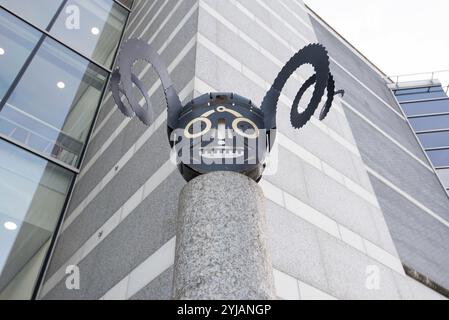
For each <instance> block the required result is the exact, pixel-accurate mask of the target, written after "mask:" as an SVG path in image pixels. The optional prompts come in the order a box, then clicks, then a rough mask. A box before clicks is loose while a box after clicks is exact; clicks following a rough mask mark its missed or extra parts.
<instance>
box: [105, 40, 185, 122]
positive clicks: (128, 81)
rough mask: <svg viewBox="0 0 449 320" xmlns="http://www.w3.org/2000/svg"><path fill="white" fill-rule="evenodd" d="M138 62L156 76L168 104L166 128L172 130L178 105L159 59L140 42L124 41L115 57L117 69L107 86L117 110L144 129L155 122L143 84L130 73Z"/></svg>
mask: <svg viewBox="0 0 449 320" xmlns="http://www.w3.org/2000/svg"><path fill="white" fill-rule="evenodd" d="M138 60H143V61H146V62H148V63H149V64H151V65H152V67H153V68H154V70H156V72H157V74H158V75H159V78H160V80H161V83H162V87H163V89H164V93H165V99H166V101H167V110H168V116H167V124H168V126H169V128H171V129H175V127H176V123H177V120H178V115H179V112H180V111H181V110H182V104H181V101H180V99H179V96H178V93H177V92H176V89H175V88H174V85H173V82H172V80H171V79H170V75H169V74H168V70H167V67H166V66H165V63H164V62H163V60H162V58H161V56H160V55H159V54H158V53H157V51H156V50H154V49H153V48H152V47H151V46H150V45H149V44H147V43H146V42H144V41H142V40H138V39H131V40H128V41H126V42H125V43H124V44H123V46H122V47H121V51H120V54H119V57H118V69H116V70H115V71H114V72H113V73H112V76H111V85H110V88H111V91H112V96H113V98H114V100H115V102H116V104H117V106H118V107H119V109H120V110H121V111H122V112H123V114H124V115H125V116H127V117H132V116H134V115H136V116H137V117H138V118H139V119H140V120H141V121H142V122H143V123H144V124H146V125H151V123H152V122H153V121H154V116H153V108H152V106H151V102H150V98H149V95H148V90H147V88H146V87H145V85H144V84H143V82H142V81H140V80H139V78H138V77H137V76H136V75H135V74H134V73H133V72H132V70H133V66H134V64H135V63H136V61H138ZM133 85H134V86H135V87H137V89H138V90H139V91H140V92H141V94H142V96H143V97H144V101H145V103H144V105H143V106H140V104H139V101H138V100H137V98H136V97H135V95H134V94H133ZM122 94H123V95H124V96H125V98H126V100H127V102H128V104H129V106H128V105H126V104H124V103H123V102H122V100H121V95H122Z"/></svg>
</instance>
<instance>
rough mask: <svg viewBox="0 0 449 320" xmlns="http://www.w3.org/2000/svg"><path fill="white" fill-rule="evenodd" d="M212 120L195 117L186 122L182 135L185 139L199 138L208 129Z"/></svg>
mask: <svg viewBox="0 0 449 320" xmlns="http://www.w3.org/2000/svg"><path fill="white" fill-rule="evenodd" d="M211 128H212V122H211V121H210V120H209V119H207V118H196V119H193V120H192V121H190V122H189V124H187V126H186V128H185V129H184V136H185V137H186V138H187V139H196V138H199V137H201V136H203V135H205V134H206V133H208V132H209V131H210V129H211Z"/></svg>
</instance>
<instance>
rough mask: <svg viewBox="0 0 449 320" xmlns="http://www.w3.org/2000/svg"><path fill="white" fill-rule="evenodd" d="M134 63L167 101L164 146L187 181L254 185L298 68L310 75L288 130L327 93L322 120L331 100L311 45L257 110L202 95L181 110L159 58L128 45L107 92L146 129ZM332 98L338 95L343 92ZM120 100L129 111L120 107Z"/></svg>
mask: <svg viewBox="0 0 449 320" xmlns="http://www.w3.org/2000/svg"><path fill="white" fill-rule="evenodd" d="M137 60H145V61H147V62H148V63H150V64H151V65H152V66H153V68H154V69H155V70H156V72H157V73H158V75H159V77H160V79H161V83H162V87H163V89H164V93H165V98H166V101H167V127H168V128H167V129H168V130H167V131H168V136H169V142H170V144H171V146H172V147H173V149H174V151H175V152H176V157H177V160H178V168H179V170H180V172H181V174H182V175H183V177H184V178H185V180H187V181H190V180H191V179H193V178H195V177H197V176H199V175H202V174H206V173H210V172H214V171H233V172H238V173H241V174H244V175H246V176H248V177H250V178H251V179H253V180H255V181H259V180H260V179H261V178H262V173H263V171H264V168H265V160H266V158H267V156H268V154H269V152H270V150H271V148H272V147H273V144H274V140H275V138H276V112H277V105H278V101H279V99H280V96H281V92H282V90H283V87H284V86H285V84H286V82H287V80H288V79H289V78H290V77H291V75H292V74H293V73H294V72H295V71H296V69H298V68H299V67H300V66H302V65H304V64H311V65H312V66H313V67H314V69H315V74H314V75H313V76H312V77H311V78H309V79H308V80H307V81H306V82H305V83H304V84H303V85H302V87H301V88H300V90H299V92H298V94H297V96H296V98H295V100H294V101H293V106H292V110H291V119H290V121H291V124H292V126H293V127H294V128H297V129H300V128H301V127H303V126H304V125H305V124H306V123H307V122H308V121H309V120H310V119H311V117H312V116H313V114H314V112H315V111H316V109H317V108H318V105H319V103H320V102H321V98H322V96H323V95H324V93H325V90H326V89H327V101H326V103H325V105H324V107H323V108H322V111H321V115H320V120H323V119H324V118H325V117H326V116H327V114H328V113H329V110H330V108H331V106H332V102H333V98H334V95H335V94H336V93H335V83H334V79H333V76H332V74H331V73H330V71H329V57H328V55H327V52H326V50H325V49H324V47H322V46H321V45H319V44H312V45H309V46H306V47H305V48H303V49H302V50H300V51H298V52H297V53H296V54H295V55H294V56H293V57H292V58H291V59H290V60H289V61H288V62H287V63H286V65H285V66H284V67H283V68H282V70H281V71H280V73H279V74H278V76H277V78H276V79H275V81H274V83H273V85H272V87H271V88H270V90H269V91H268V92H267V94H266V96H265V98H264V99H263V102H262V105H261V106H260V107H256V106H255V105H254V104H253V103H252V102H251V100H250V99H247V98H244V97H242V96H239V95H237V94H233V93H210V94H204V95H202V96H200V97H198V98H196V99H194V100H192V101H190V102H189V103H188V104H187V105H186V106H182V104H181V102H180V99H179V97H178V94H177V92H176V90H175V88H174V86H173V83H172V81H171V79H170V76H169V74H168V71H167V68H166V67H165V65H164V63H163V61H162V58H161V57H160V56H159V55H158V54H157V52H156V51H155V50H154V49H153V48H152V47H151V46H149V45H148V44H147V43H145V42H143V41H140V40H137V39H131V40H128V41H127V42H125V43H124V45H123V46H122V48H121V51H120V54H119V58H118V68H117V69H116V70H115V71H114V72H113V74H112V77H111V91H112V95H113V97H114V100H115V101H116V104H117V106H118V107H119V109H120V110H121V111H122V112H123V114H124V115H125V116H128V117H130V116H133V115H135V116H136V117H138V118H139V119H140V120H141V121H142V122H143V123H144V124H146V125H151V123H152V122H153V119H154V115H153V114H152V112H153V111H152V106H151V102H150V97H149V96H148V94H147V92H148V90H146V89H145V86H144V84H143V83H142V82H141V81H140V80H139V79H138V77H137V76H135V75H134V74H133V73H132V66H133V64H134V63H135V62H136V61H137ZM133 85H134V86H136V87H137V88H138V89H139V90H140V91H141V92H142V94H143V96H144V98H145V104H144V106H143V107H141V106H140V105H139V104H138V102H137V101H136V100H135V99H134V98H133V95H132V94H133V93H132V91H133ZM312 85H315V86H314V89H313V95H312V99H311V101H310V102H309V104H308V106H307V107H306V108H305V110H304V111H302V112H299V102H300V100H301V98H302V96H303V95H304V93H305V91H306V90H308V89H310V87H311V86H312ZM337 94H342V95H343V94H344V91H343V90H340V91H338V92H337ZM121 95H124V96H125V98H126V99H127V101H128V102H129V106H127V105H124V104H123V103H122V101H121Z"/></svg>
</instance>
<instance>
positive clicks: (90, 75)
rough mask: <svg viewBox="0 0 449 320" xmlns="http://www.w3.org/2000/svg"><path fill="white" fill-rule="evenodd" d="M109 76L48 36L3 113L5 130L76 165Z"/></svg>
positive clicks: (0, 125) (0, 127) (0, 128)
mask: <svg viewBox="0 0 449 320" xmlns="http://www.w3.org/2000/svg"><path fill="white" fill-rule="evenodd" d="M106 78H107V73H106V72H105V71H103V70H101V69H100V68H98V67H97V66H95V65H93V64H92V63H89V62H88V61H87V60H85V59H83V58H81V57H80V56H78V55H77V54H75V53H74V52H72V51H71V50H69V49H67V48H65V47H63V46H62V45H60V44H59V43H57V42H56V41H54V40H51V39H49V38H47V39H46V40H45V41H44V43H43V44H42V46H41V47H40V49H39V50H38V51H37V53H36V56H35V57H34V58H33V60H32V61H31V64H30V65H29V67H28V68H27V70H26V71H25V73H24V75H23V77H22V78H21V79H20V81H19V83H18V84H17V87H16V88H15V90H14V91H13V93H12V94H11V96H10V98H9V100H8V101H7V103H6V104H5V106H4V107H3V109H2V110H1V111H0V132H2V133H3V134H4V135H7V136H8V137H10V138H11V139H14V140H16V141H19V142H20V143H22V144H24V145H27V146H29V147H30V148H32V149H34V150H37V151H39V152H41V153H44V154H47V155H49V156H52V157H54V158H56V159H58V160H61V161H63V162H66V163H67V164H69V165H72V166H76V165H77V164H78V162H79V159H80V155H81V153H82V151H83V149H84V145H85V142H86V139H87V136H88V133H89V130H90V127H91V124H92V121H93V119H94V116H95V113H96V110H97V108H98V105H99V101H100V97H101V94H102V92H103V88H104V86H105V83H106Z"/></svg>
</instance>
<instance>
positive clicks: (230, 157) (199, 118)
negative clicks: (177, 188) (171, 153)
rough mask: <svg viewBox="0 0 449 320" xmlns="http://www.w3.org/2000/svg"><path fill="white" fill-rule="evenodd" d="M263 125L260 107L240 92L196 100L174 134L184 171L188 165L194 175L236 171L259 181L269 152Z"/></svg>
mask: <svg viewBox="0 0 449 320" xmlns="http://www.w3.org/2000/svg"><path fill="white" fill-rule="evenodd" d="M264 126H265V124H264V119H263V114H262V113H261V112H260V110H259V109H258V108H257V107H255V106H254V105H253V104H252V103H251V101H249V100H248V99H245V98H243V97H240V96H238V95H235V94H232V93H214V94H206V95H203V96H201V97H199V98H197V99H194V100H193V101H191V102H190V103H189V104H187V105H186V106H185V107H184V109H183V112H182V113H181V115H180V117H179V119H178V125H177V127H178V129H176V130H175V134H174V135H173V134H172V137H173V142H174V143H175V149H176V152H177V156H178V159H180V160H181V164H180V166H181V171H183V168H184V167H186V166H187V167H189V169H190V171H192V172H191V174H192V175H195V173H197V174H196V175H200V174H205V173H208V172H213V171H234V172H240V173H243V174H246V175H249V176H251V177H252V178H253V179H255V180H259V179H260V177H261V173H262V171H263V166H264V160H265V157H266V155H267V152H268V150H267V149H268V140H267V135H266V130H265V127H264ZM184 171H186V170H184ZM187 171H188V170H187ZM189 179H190V178H189Z"/></svg>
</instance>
